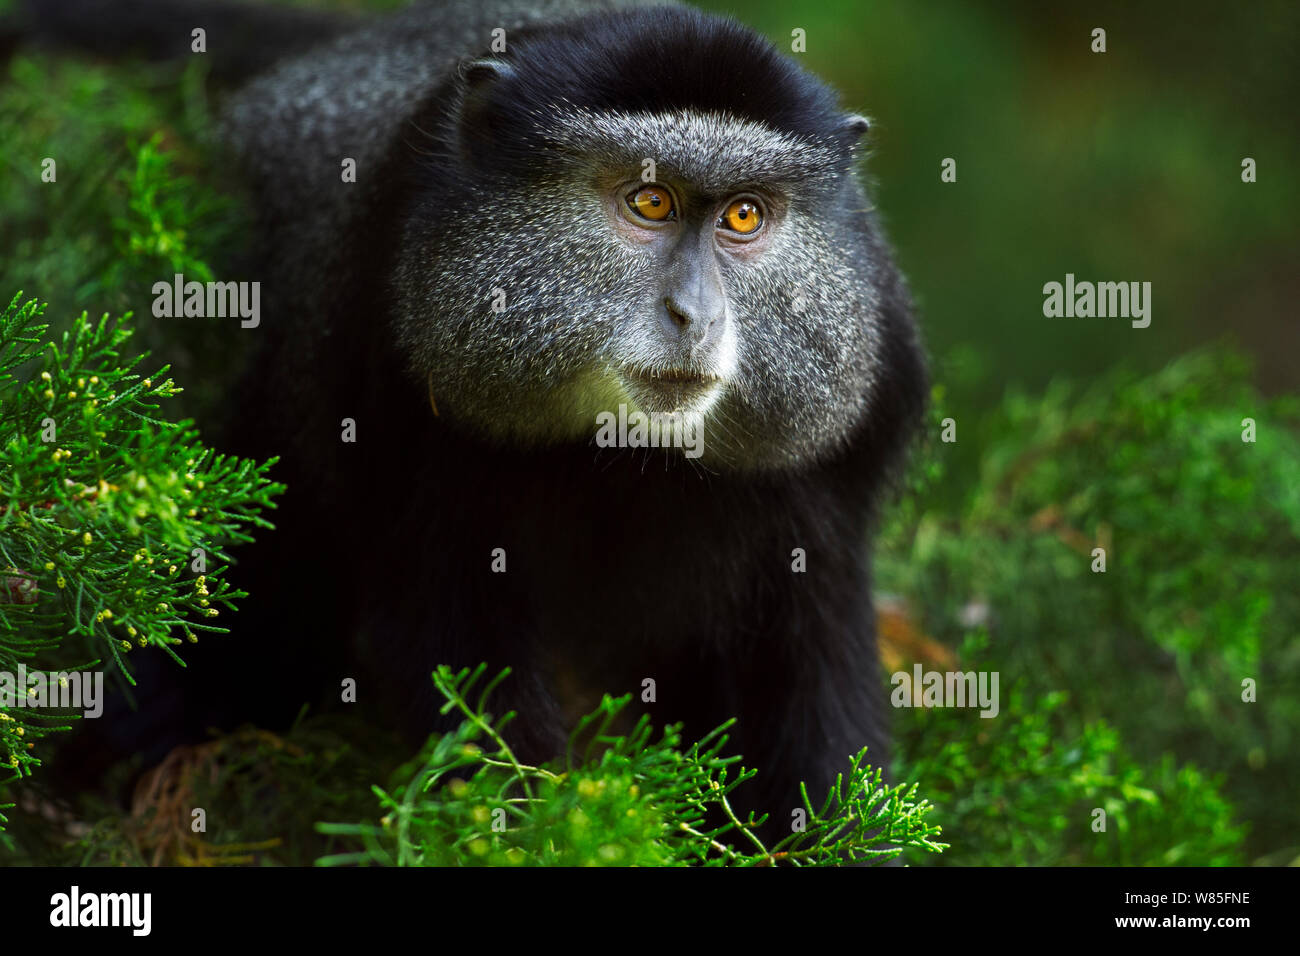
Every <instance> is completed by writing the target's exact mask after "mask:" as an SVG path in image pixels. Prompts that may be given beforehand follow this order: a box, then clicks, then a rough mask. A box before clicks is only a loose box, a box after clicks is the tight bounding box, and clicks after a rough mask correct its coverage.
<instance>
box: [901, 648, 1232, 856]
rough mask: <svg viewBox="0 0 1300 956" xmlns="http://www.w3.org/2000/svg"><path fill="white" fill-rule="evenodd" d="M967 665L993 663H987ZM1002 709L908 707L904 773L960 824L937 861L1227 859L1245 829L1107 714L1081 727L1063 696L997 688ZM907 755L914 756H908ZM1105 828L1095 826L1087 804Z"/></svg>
mask: <svg viewBox="0 0 1300 956" xmlns="http://www.w3.org/2000/svg"><path fill="white" fill-rule="evenodd" d="M986 653H987V641H986V640H979V639H973V640H971V641H968V642H967V647H966V651H965V653H964V654H963V656H964V657H968V658H972V659H975V660H982V659H984V658H983V657H982V656H981V655H983V654H986ZM975 669H983V670H988V669H995V668H991V667H990V666H988V665H983V666H980V667H976V668H975ZM1003 693H1004V697H1003V700H1002V709H1001V712H1000V713H999V715H998V716H997V717H996V718H993V719H983V718H980V717H978V716H976V715H975V714H973V713H972V712H971V711H969V710H965V711H963V710H961V709H957V708H930V709H924V710H919V711H917V712H916V713H917V716H916V720H915V722H914V724H913V725H912V726H910V727H909V728H908V735H907V740H908V750H909V758H910V759H908V760H906V761H905V765H906V768H907V773H909V774H910V775H911V778H912V779H917V780H923V781H924V782H925V787H926V792H927V793H929V794H930V795H931V798H932V799H933V800H934V801H935V803H936V805H937V806H939V807H941V808H942V809H943V811H944V813H945V814H950V815H951V818H952V819H956V820H958V821H960V822H959V824H958V826H959V827H960V834H961V837H960V842H959V844H958V847H957V849H955V850H954V851H953V852H952V853H950V854H946V855H945V857H944V858H941V859H936V860H935V861H934V862H936V863H938V864H940V865H942V864H948V865H959V866H973V865H979V866H999V865H1006V863H1007V862H1008V861H1014V862H1015V863H1017V864H1019V865H1029V866H1047V865H1071V866H1078V865H1107V866H1173V865H1177V864H1194V865H1200V866H1205V865H1215V866H1220V865H1236V864H1240V863H1241V862H1242V859H1241V844H1242V841H1243V840H1244V838H1245V828H1244V827H1243V826H1241V825H1240V824H1238V823H1237V822H1236V821H1235V819H1234V817H1235V814H1234V811H1233V808H1232V806H1231V805H1230V804H1229V802H1228V801H1227V800H1225V799H1224V798H1223V797H1222V796H1221V795H1220V793H1219V788H1220V787H1221V786H1222V779H1221V778H1218V779H1207V778H1206V777H1205V776H1204V775H1203V774H1202V773H1201V772H1200V771H1198V770H1197V769H1196V768H1195V767H1192V766H1184V767H1181V768H1179V767H1177V766H1175V764H1174V761H1173V759H1172V757H1170V756H1168V755H1166V756H1165V757H1163V758H1162V759H1161V760H1160V761H1159V762H1158V763H1157V764H1156V765H1155V766H1153V767H1149V768H1148V767H1143V766H1142V765H1140V764H1139V763H1138V762H1137V761H1135V760H1134V759H1133V758H1132V757H1131V756H1130V755H1129V753H1128V752H1127V750H1126V749H1125V747H1124V746H1123V745H1122V744H1121V741H1120V735H1119V733H1118V732H1117V731H1116V729H1115V728H1114V727H1112V726H1111V725H1110V724H1108V723H1107V722H1106V721H1101V720H1099V721H1096V722H1091V723H1084V724H1083V725H1082V727H1081V728H1080V729H1078V730H1073V729H1070V728H1071V727H1072V726H1073V725H1074V724H1075V722H1074V721H1072V720H1071V719H1070V717H1069V714H1070V711H1069V709H1068V708H1067V706H1066V705H1067V703H1068V701H1069V695H1068V694H1066V693H1065V692H1063V691H1062V692H1055V693H1046V694H1043V695H1042V696H1040V697H1038V698H1037V699H1027V695H1026V693H1025V692H1024V690H1023V689H1022V688H1021V687H1020V686H1016V687H1012V688H1004V689H1003ZM913 755H915V756H913ZM1098 809H1100V810H1103V811H1105V818H1104V823H1105V830H1104V831H1098V830H1096V829H1094V827H1095V826H1096V825H1097V821H1098V817H1097V816H1096V815H1095V812H1096V810H1098Z"/></svg>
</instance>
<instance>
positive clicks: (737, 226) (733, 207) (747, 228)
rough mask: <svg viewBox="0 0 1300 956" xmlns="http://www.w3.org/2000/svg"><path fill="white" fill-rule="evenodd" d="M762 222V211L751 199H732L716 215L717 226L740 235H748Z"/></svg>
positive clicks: (755, 230)
mask: <svg viewBox="0 0 1300 956" xmlns="http://www.w3.org/2000/svg"><path fill="white" fill-rule="evenodd" d="M762 224H763V211H762V210H761V209H759V208H758V203H756V202H754V201H753V200H752V199H734V200H732V201H731V203H730V204H729V205H728V206H727V208H726V210H724V211H723V213H722V215H721V216H719V217H718V226H719V227H720V228H723V229H726V230H728V231H730V232H738V233H740V234H741V235H742V236H750V235H753V234H754V233H755V232H757V231H758V227H759V226H761V225H762Z"/></svg>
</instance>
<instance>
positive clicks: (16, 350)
mask: <svg viewBox="0 0 1300 956" xmlns="http://www.w3.org/2000/svg"><path fill="white" fill-rule="evenodd" d="M20 299H21V296H20V295H19V296H15V297H14V298H13V300H12V301H11V302H10V303H9V305H8V306H7V307H6V308H5V309H4V312H3V315H0V449H2V451H0V573H2V574H3V576H4V577H3V579H2V581H0V672H10V673H14V672H16V671H17V669H18V666H19V664H20V663H21V664H22V665H24V666H25V668H26V669H27V670H29V671H30V670H33V669H39V670H44V671H51V672H76V671H82V670H91V669H95V668H98V667H100V666H101V665H102V664H104V663H105V662H107V663H108V664H109V665H110V669H111V670H110V672H111V673H112V674H114V675H117V676H120V677H121V678H124V679H125V680H126V681H128V682H130V681H131V676H130V670H129V667H128V664H127V660H126V655H127V654H128V652H130V651H131V650H132V649H133V648H137V647H139V648H145V647H153V648H158V649H161V650H162V651H164V652H165V653H167V654H169V655H172V656H173V657H175V656H176V653H175V650H174V645H179V644H180V643H182V639H183V638H184V639H188V640H190V641H195V640H197V639H198V635H199V634H200V633H221V632H224V631H225V630H226V628H224V627H221V626H220V625H219V624H218V622H217V620H216V619H217V617H218V616H219V614H220V611H221V609H226V610H231V609H233V608H234V606H235V602H236V601H237V600H238V599H239V598H240V597H242V596H244V595H243V592H242V591H238V590H236V589H234V588H233V587H232V585H231V584H230V582H229V581H228V580H227V579H226V576H225V571H226V562H227V561H228V560H229V557H228V555H227V554H226V551H225V548H226V547H227V546H228V545H230V544H231V543H234V542H239V541H249V540H251V531H252V529H254V528H257V527H269V524H268V523H267V522H266V520H265V519H264V518H263V517H262V512H264V511H265V510H266V509H267V508H270V507H273V505H272V501H271V498H272V497H273V496H274V495H275V494H277V493H279V492H280V491H281V490H282V489H281V487H280V486H279V485H275V484H273V483H271V482H270V481H268V479H267V478H266V471H267V469H268V468H269V466H270V464H271V462H267V463H263V464H258V463H256V462H252V461H248V460H243V459H238V458H232V457H228V456H224V455H220V454H216V453H215V452H213V451H212V450H211V449H209V448H206V447H204V446H203V445H202V444H201V443H200V441H199V438H198V433H197V430H196V429H195V428H194V427H193V425H192V424H191V423H190V422H188V421H181V422H177V423H172V422H169V421H166V420H165V419H162V418H159V417H158V410H159V402H160V401H161V400H164V399H168V398H170V397H172V396H173V395H175V394H176V393H177V392H179V389H178V388H177V387H176V385H175V384H174V383H173V382H172V380H171V379H170V378H168V377H166V375H167V368H166V367H165V366H164V367H162V368H160V369H158V370H157V371H155V372H153V373H152V374H151V375H148V376H142V375H141V374H140V373H139V372H138V371H136V368H137V366H138V365H139V364H140V362H141V361H142V360H143V357H140V356H132V355H131V354H130V353H129V352H128V351H126V350H125V349H126V345H127V343H128V340H129V339H130V336H131V331H130V327H129V325H128V324H127V323H126V322H125V321H123V320H110V319H109V318H108V316H104V317H103V318H101V319H100V320H99V321H98V322H92V321H89V320H88V319H87V318H86V317H85V315H84V314H83V315H82V317H81V319H80V320H79V321H77V322H75V323H74V324H73V326H72V328H71V330H69V331H68V332H65V333H63V335H62V336H61V337H60V338H59V339H58V340H57V341H48V340H46V338H45V333H46V331H47V327H46V326H45V325H44V324H40V323H39V322H38V321H37V320H38V319H39V317H40V315H41V312H42V309H41V307H39V306H38V305H37V303H36V302H35V301H28V302H26V303H20ZM29 362H30V363H31V368H30V372H31V374H30V377H27V378H26V379H24V378H23V377H22V376H20V375H18V374H17V370H18V369H19V368H20V367H21V366H24V365H25V364H26V363H29ZM196 548H202V549H204V551H205V556H204V557H203V558H202V563H201V564H199V563H197V560H198V559H197V556H196V555H194V553H193V551H192V549H196ZM192 570H193V571H196V572H197V573H191V571H192ZM68 719H69V718H68V717H67V716H62V717H59V718H51V717H48V716H42V712H38V711H33V710H31V709H28V708H23V707H11V706H3V698H0V766H3V767H5V768H7V769H8V771H9V772H10V774H11V777H12V778H17V777H21V776H25V775H29V774H30V773H31V771H32V769H33V768H34V767H35V766H38V765H39V764H40V762H41V761H40V759H39V757H38V756H37V754H36V752H35V751H36V745H37V743H38V742H39V741H40V740H41V739H42V738H43V737H45V736H46V735H47V734H48V733H50V732H51V731H52V730H53V729H55V728H56V727H63V726H66V725H67V721H68Z"/></svg>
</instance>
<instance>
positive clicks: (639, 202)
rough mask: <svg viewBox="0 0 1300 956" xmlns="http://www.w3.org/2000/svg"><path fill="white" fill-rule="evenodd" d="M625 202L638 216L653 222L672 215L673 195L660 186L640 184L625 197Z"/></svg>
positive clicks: (661, 220)
mask: <svg viewBox="0 0 1300 956" xmlns="http://www.w3.org/2000/svg"><path fill="white" fill-rule="evenodd" d="M627 204H628V205H629V206H630V207H632V211H633V212H635V213H636V214H637V215H638V216H641V217H642V218H644V219H650V220H653V221H654V222H663V221H664V220H665V219H670V218H672V216H673V195H672V193H670V192H669V191H668V190H666V189H664V188H663V187H662V186H642V187H641V188H640V189H638V190H637V191H636V192H634V193H632V194H631V195H630V196H628V197H627Z"/></svg>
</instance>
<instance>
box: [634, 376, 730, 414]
mask: <svg viewBox="0 0 1300 956" xmlns="http://www.w3.org/2000/svg"><path fill="white" fill-rule="evenodd" d="M622 379H623V383H624V387H625V388H626V389H627V390H628V393H629V394H630V395H631V397H632V399H633V400H634V401H635V402H636V403H637V404H638V405H639V406H641V408H642V409H643V410H645V411H647V412H652V413H660V414H669V413H673V412H704V411H706V410H707V409H708V408H709V407H710V406H711V405H712V404H713V402H714V401H715V400H716V398H717V397H718V395H719V394H720V392H721V390H722V388H721V387H722V385H723V379H722V377H721V376H719V375H716V374H714V373H712V372H705V371H701V370H699V369H690V368H681V367H674V366H662V367H657V368H656V367H650V368H647V367H644V366H641V367H630V366H629V367H626V368H624V369H623V370H622Z"/></svg>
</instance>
